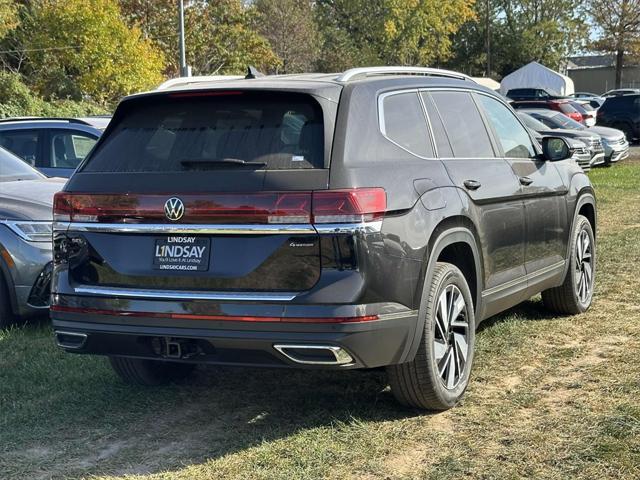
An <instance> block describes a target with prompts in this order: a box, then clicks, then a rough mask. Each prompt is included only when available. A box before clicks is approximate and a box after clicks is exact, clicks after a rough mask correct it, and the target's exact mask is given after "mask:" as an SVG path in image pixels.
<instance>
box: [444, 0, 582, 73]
mask: <svg viewBox="0 0 640 480" xmlns="http://www.w3.org/2000/svg"><path fill="white" fill-rule="evenodd" d="M475 13H476V15H475V17H476V19H475V20H474V21H471V22H468V23H467V24H465V25H464V26H463V27H462V28H461V29H460V31H459V32H458V33H457V34H456V35H455V36H454V40H453V44H454V46H453V51H454V55H453V57H452V58H451V60H450V62H449V63H448V66H449V67H451V68H460V69H462V70H464V71H465V72H466V73H469V74H473V75H481V74H483V73H485V71H486V62H487V55H486V41H487V28H488V29H489V38H490V44H491V57H490V62H491V74H492V75H493V76H497V77H502V76H504V75H507V74H509V73H511V72H512V71H513V70H515V69H517V68H520V67H521V66H523V65H525V64H527V63H529V62H531V61H533V60H535V61H538V62H540V63H542V64H544V65H546V66H548V67H550V68H553V69H556V70H557V69H560V68H561V67H562V66H563V63H564V61H565V60H566V58H567V56H569V55H570V54H571V53H574V52H576V51H578V50H580V49H581V47H582V46H583V45H584V44H585V43H586V40H587V35H588V33H589V31H588V28H587V25H586V20H585V19H586V13H585V10H584V0H488V1H487V0H479V1H478V2H477V3H476V5H475Z"/></svg>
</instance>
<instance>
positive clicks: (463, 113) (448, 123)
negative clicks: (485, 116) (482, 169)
mask: <svg viewBox="0 0 640 480" xmlns="http://www.w3.org/2000/svg"><path fill="white" fill-rule="evenodd" d="M431 96H432V98H433V100H434V102H435V104H436V107H437V108H438V112H439V113H440V117H441V118H442V122H443V123H444V126H445V129H446V130H447V135H448V136H449V142H450V143H451V148H453V154H454V156H456V157H466V158H487V157H493V156H495V155H494V152H493V148H492V147H491V141H490V140H489V135H488V133H487V130H486V128H485V126H484V123H483V122H482V117H481V116H480V113H479V112H478V109H477V108H476V104H475V103H474V101H473V98H472V97H471V94H469V93H467V92H433V93H432V94H431Z"/></svg>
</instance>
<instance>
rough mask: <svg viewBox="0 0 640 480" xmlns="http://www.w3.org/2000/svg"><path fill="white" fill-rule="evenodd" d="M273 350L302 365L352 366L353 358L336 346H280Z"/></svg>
mask: <svg viewBox="0 0 640 480" xmlns="http://www.w3.org/2000/svg"><path fill="white" fill-rule="evenodd" d="M273 348H274V349H275V350H277V351H278V352H279V353H281V354H282V355H284V356H285V357H286V358H288V359H289V360H291V361H292V362H295V363H299V364H302V365H351V364H353V363H354V360H353V357H352V356H351V355H349V353H348V352H347V351H346V350H344V349H343V348H342V347H337V346H335V345H289V344H279V345H274V346H273Z"/></svg>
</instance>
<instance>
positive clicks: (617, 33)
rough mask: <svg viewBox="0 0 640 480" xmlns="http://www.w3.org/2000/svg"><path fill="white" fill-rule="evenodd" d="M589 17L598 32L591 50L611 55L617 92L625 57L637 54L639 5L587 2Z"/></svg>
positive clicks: (628, 0)
mask: <svg viewBox="0 0 640 480" xmlns="http://www.w3.org/2000/svg"><path fill="white" fill-rule="evenodd" d="M589 13H590V14H591V19H592V22H593V24H594V26H596V28H598V29H599V31H598V38H597V40H596V41H595V42H594V43H593V47H594V48H595V49H596V50H601V51H605V52H614V53H615V55H616V88H620V87H621V84H622V68H623V67H624V59H625V55H626V54H631V55H635V56H637V54H638V52H639V51H640V2H638V1H637V0H591V1H590V2H589Z"/></svg>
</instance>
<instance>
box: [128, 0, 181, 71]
mask: <svg viewBox="0 0 640 480" xmlns="http://www.w3.org/2000/svg"><path fill="white" fill-rule="evenodd" d="M119 3H120V9H121V10H122V16H123V17H124V19H125V21H126V22H127V25H129V27H137V28H139V29H140V31H141V32H142V36H143V38H145V39H147V40H149V41H151V42H152V43H153V44H155V45H156V47H157V48H159V49H160V50H161V51H162V52H163V53H164V58H165V73H166V74H167V75H169V76H174V75H176V74H177V73H178V71H179V61H178V4H177V2H176V0H119ZM187 10H188V7H187ZM191 28H192V25H188V28H187V31H189V30H190V29H191Z"/></svg>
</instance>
